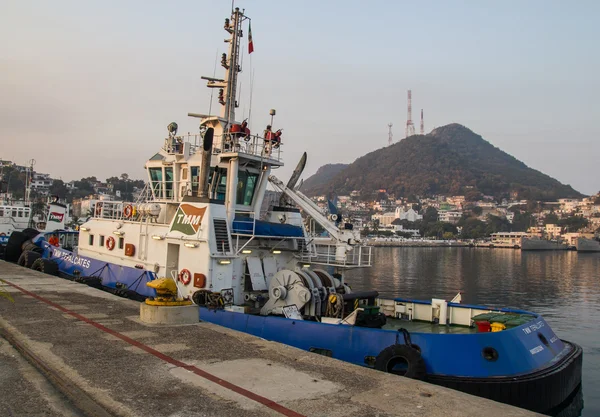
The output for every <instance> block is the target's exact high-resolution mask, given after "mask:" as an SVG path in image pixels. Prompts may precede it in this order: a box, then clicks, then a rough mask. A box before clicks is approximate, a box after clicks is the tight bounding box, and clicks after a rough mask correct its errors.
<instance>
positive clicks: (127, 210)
mask: <svg viewBox="0 0 600 417" xmlns="http://www.w3.org/2000/svg"><path fill="white" fill-rule="evenodd" d="M123 216H124V217H125V218H126V219H128V218H130V217H131V216H133V206H132V205H131V204H127V205H126V206H125V208H124V209H123Z"/></svg>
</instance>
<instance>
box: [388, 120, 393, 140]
mask: <svg viewBox="0 0 600 417" xmlns="http://www.w3.org/2000/svg"><path fill="white" fill-rule="evenodd" d="M392 126H393V125H392V124H391V123H390V124H389V125H388V145H391V144H392V142H394V139H393V137H394V135H393V134H392Z"/></svg>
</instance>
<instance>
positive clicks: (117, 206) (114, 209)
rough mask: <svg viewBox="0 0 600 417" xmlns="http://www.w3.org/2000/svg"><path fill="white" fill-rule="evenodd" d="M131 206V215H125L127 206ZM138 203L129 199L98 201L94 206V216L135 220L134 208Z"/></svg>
mask: <svg viewBox="0 0 600 417" xmlns="http://www.w3.org/2000/svg"><path fill="white" fill-rule="evenodd" d="M129 205H130V206H131V209H132V211H131V215H130V216H129V217H126V216H125V211H124V210H125V207H127V206H129ZM135 207H136V203H134V202H129V201H98V202H97V203H96V207H95V208H94V217H95V218H98V219H107V220H133V219H135V216H134V213H135V211H134V210H133V209H134V208H135Z"/></svg>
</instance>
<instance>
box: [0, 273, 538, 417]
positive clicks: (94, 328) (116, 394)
mask: <svg viewBox="0 0 600 417" xmlns="http://www.w3.org/2000/svg"><path fill="white" fill-rule="evenodd" d="M0 288H1V289H3V290H4V291H8V292H9V293H10V294H11V295H12V297H13V298H14V302H10V301H9V300H7V299H5V298H3V297H0V336H2V337H3V338H4V339H5V340H6V341H8V342H9V343H10V344H11V345H12V346H13V348H14V349H15V350H16V351H17V352H19V354H20V355H22V356H23V357H24V358H26V359H27V361H28V362H29V363H31V364H32V365H33V366H34V367H35V368H36V369H38V370H39V372H41V373H42V374H43V375H44V376H45V378H46V379H47V381H49V383H51V385H52V386H53V387H55V388H56V389H57V390H58V391H60V393H61V395H64V396H66V397H67V398H68V399H69V400H70V402H71V404H72V406H73V407H74V408H75V409H76V410H79V411H80V412H81V415H93V416H124V417H129V416H132V417H134V416H140V417H141V416H186V417H190V416H265V415H266V416H281V415H284V416H340V417H342V416H381V417H383V416H431V417H435V416H444V417H451V416H482V415H485V416H487V417H494V416H498V417H509V416H523V417H525V416H534V415H536V414H534V413H531V412H528V411H525V410H521V409H518V408H514V407H511V406H508V405H504V404H500V403H496V402H493V401H489V400H486V399H482V398H478V397H473V396H470V395H467V394H463V393H460V392H457V391H453V390H449V389H446V388H442V387H438V386H435V385H430V384H427V383H424V382H420V381H415V380H411V379H406V378H402V377H398V376H394V375H390V374H385V373H382V372H378V371H374V370H371V369H367V368H363V367H359V366H355V365H351V364H348V363H344V362H341V361H338V360H335V359H331V358H327V357H324V356H320V355H317V354H313V353H308V352H305V351H301V350H298V349H296V348H292V347H288V346H285V345H281V344H278V343H273V342H268V341H265V340H262V339H259V338H256V337H254V336H250V335H246V334H243V333H239V332H236V331H232V330H229V329H226V328H223V327H220V326H216V325H213V324H210V323H196V324H187V325H151V324H147V323H144V322H142V321H141V320H140V314H139V313H140V304H139V303H138V302H135V301H131V300H127V299H123V298H120V297H116V296H113V295H111V294H108V293H106V292H103V291H100V290H97V289H94V288H91V287H88V286H86V285H83V284H79V283H75V282H71V281H68V280H65V279H61V278H57V277H52V276H49V275H44V274H42V273H39V272H35V271H32V270H29V269H25V268H22V267H19V266H17V265H14V264H9V263H5V262H3V261H0ZM0 359H2V357H1V356H0ZM0 369H1V368H0ZM0 381H1V379H0ZM21 385H22V384H14V385H10V386H3V387H2V389H1V390H0V394H1V397H0V415H12V416H30V415H32V414H31V413H30V411H31V410H28V408H27V405H26V404H24V403H23V401H22V395H20V394H22V393H21V392H19V391H21V390H22V387H21ZM11 390H12V391H14V392H12V391H11ZM37 400H38V401H42V400H43V399H40V398H38V399H37ZM48 401H50V400H48ZM49 407H50V406H49ZM40 415H55V414H51V413H48V414H40Z"/></svg>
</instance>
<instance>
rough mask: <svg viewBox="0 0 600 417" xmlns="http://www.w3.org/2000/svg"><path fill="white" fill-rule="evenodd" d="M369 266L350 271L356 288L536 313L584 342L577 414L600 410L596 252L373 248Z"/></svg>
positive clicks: (559, 331)
mask: <svg viewBox="0 0 600 417" xmlns="http://www.w3.org/2000/svg"><path fill="white" fill-rule="evenodd" d="M373 264H374V266H373V267H372V268H370V269H357V270H353V271H350V272H348V273H347V275H346V278H347V281H348V283H349V284H350V285H351V286H352V288H353V289H354V290H357V291H360V290H368V289H375V290H377V291H379V293H380V294H381V295H383V296H386V297H407V298H417V299H430V298H433V297H437V298H445V299H447V300H449V299H451V298H452V297H454V296H455V295H456V293H457V292H459V291H462V292H463V303H472V304H484V305H492V306H501V307H509V306H510V307H518V308H522V309H525V310H532V311H535V312H537V313H540V314H542V315H543V316H544V318H545V319H546V320H547V321H548V322H549V323H550V324H551V326H552V328H553V329H554V331H555V332H556V333H557V334H558V335H559V336H560V337H561V338H563V339H567V340H572V341H574V342H576V343H578V344H580V345H581V346H582V347H583V351H584V356H583V368H584V373H583V386H584V392H583V398H584V401H585V410H584V411H583V413H582V416H598V415H600V390H598V389H597V388H596V387H598V386H600V321H598V320H597V318H598V313H599V312H600V254H593V253H590V254H579V253H577V252H572V251H556V252H553V251H549V252H521V251H519V250H514V249H483V248H376V249H374V262H373Z"/></svg>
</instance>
